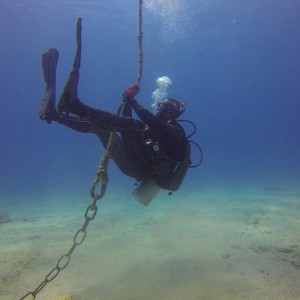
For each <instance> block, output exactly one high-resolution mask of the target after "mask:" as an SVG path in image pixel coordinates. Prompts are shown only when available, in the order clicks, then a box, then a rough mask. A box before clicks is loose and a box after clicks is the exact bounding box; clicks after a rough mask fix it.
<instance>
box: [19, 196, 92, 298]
mask: <svg viewBox="0 0 300 300" xmlns="http://www.w3.org/2000/svg"><path fill="white" fill-rule="evenodd" d="M97 200H98V199H93V202H92V203H91V204H90V205H89V206H88V207H87V209H86V211H85V214H84V217H85V221H84V223H83V225H82V227H81V228H80V229H79V230H77V232H76V233H75V235H74V237H73V245H72V246H71V248H70V249H69V251H68V252H67V253H66V254H64V255H62V256H61V257H60V258H59V260H58V261H57V264H56V266H55V267H54V268H53V269H52V270H51V271H50V272H49V273H48V275H47V276H46V277H45V279H44V280H43V281H42V282H41V283H40V284H39V285H38V286H37V288H36V289H35V290H34V291H31V292H28V293H27V294H26V295H24V296H23V297H22V298H20V300H24V299H27V300H29V299H33V300H34V299H35V298H36V296H37V294H38V293H39V292H40V291H41V290H42V289H43V288H44V287H45V286H46V285H47V284H48V283H49V282H51V281H52V280H53V279H54V278H56V276H57V275H58V274H59V273H60V272H61V271H62V270H64V269H65V268H66V267H67V265H68V264H69V262H70V260H71V255H72V253H73V252H74V250H75V249H76V248H77V246H79V245H81V244H82V243H83V241H84V239H85V237H86V234H87V231H86V229H87V226H88V225H89V222H90V221H92V220H93V219H94V218H95V216H96V214H97V211H98V208H97V205H96V202H97Z"/></svg>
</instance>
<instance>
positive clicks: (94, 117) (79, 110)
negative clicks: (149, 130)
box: [58, 98, 145, 131]
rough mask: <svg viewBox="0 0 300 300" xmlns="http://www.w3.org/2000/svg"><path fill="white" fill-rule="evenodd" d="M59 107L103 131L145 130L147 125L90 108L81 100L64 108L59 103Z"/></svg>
mask: <svg viewBox="0 0 300 300" xmlns="http://www.w3.org/2000/svg"><path fill="white" fill-rule="evenodd" d="M65 99H66V98H65ZM65 99H64V100H65ZM67 101H68V100H67ZM64 103H66V102H64ZM58 106H60V108H62V107H63V109H62V110H63V111H67V112H71V113H73V114H75V115H77V116H79V117H81V118H84V119H86V120H88V121H90V122H92V123H95V124H97V125H98V126H100V127H101V128H103V129H107V130H116V131H121V130H130V131H131V130H143V129H144V128H145V124H144V123H143V122H141V121H140V120H135V119H133V118H130V117H123V116H118V115H116V114H113V113H110V112H106V111H103V110H100V109H95V108H92V107H89V106H87V105H86V104H83V103H82V102H81V101H80V100H79V99H76V100H74V101H71V102H67V104H66V105H65V104H64V105H63V106H62V105H60V102H59V104H58Z"/></svg>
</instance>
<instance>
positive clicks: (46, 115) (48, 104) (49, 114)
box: [39, 48, 59, 123]
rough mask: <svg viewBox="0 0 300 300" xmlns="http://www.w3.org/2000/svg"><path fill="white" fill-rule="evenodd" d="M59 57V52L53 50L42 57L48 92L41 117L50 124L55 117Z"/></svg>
mask: <svg viewBox="0 0 300 300" xmlns="http://www.w3.org/2000/svg"><path fill="white" fill-rule="evenodd" d="M58 55H59V53H58V51H57V50H56V49H54V48H53V49H49V50H48V51H47V52H46V53H44V54H43V56H42V67H43V74H44V80H45V83H46V90H45V94H44V97H43V100H42V103H41V107H40V111H39V116H40V118H41V119H42V120H46V121H47V122H48V123H50V122H51V120H52V118H53V117H54V115H55V100H56V99H55V97H56V96H55V94H56V66H57V61H58Z"/></svg>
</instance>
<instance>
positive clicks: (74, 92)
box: [57, 18, 81, 112]
mask: <svg viewBox="0 0 300 300" xmlns="http://www.w3.org/2000/svg"><path fill="white" fill-rule="evenodd" d="M76 39H77V47H76V54H75V58H74V62H73V67H72V70H71V72H70V75H69V78H68V80H67V83H66V85H65V87H64V90H63V92H62V95H61V97H60V99H59V102H58V104H57V111H58V112H62V111H67V106H68V104H70V103H71V102H73V101H75V100H76V99H77V98H78V82H79V69H80V61H81V18H78V19H77V24H76Z"/></svg>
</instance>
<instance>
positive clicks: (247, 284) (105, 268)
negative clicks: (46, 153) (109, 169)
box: [0, 189, 300, 300]
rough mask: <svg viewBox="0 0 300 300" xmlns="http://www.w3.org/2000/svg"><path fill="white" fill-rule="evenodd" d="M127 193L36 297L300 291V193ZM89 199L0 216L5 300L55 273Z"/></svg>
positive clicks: (182, 297) (78, 299)
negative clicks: (143, 200) (137, 197)
mask: <svg viewBox="0 0 300 300" xmlns="http://www.w3.org/2000/svg"><path fill="white" fill-rule="evenodd" d="M123 197H124V196H122V195H117V194H115V195H109V194H108V195H107V196H106V199H105V200H102V201H101V202H99V203H98V208H99V210H98V213H97V216H96V218H95V219H94V220H93V221H91V222H90V224H89V226H88V230H87V231H88V234H87V237H86V239H85V240H84V242H83V244H82V245H80V246H78V247H77V248H76V249H75V251H74V252H73V253H72V255H71V261H70V263H69V264H68V266H67V267H66V268H65V269H64V270H62V271H61V272H60V274H59V275H58V276H57V277H56V278H55V279H54V280H53V281H51V282H50V283H48V284H47V285H46V286H45V287H44V288H43V289H42V290H41V292H39V293H38V295H37V297H36V299H43V300H56V299H57V300H63V299H64V300H88V299H89V300H91V299H97V300H98V299H99V300H101V299H103V300H141V299H143V300H157V299H162V300H190V299H191V300H194V299H195V300H196V299H200V300H214V299H218V300H223V299H226V300H227V299H228V300H234V299H247V300H248V299H251V300H256V299H258V300H263V299H268V300H269V299H276V300H277V299H278V300H279V299H300V193H296V192H294V193H292V192H285V191H281V190H276V189H274V190H272V189H271V190H268V189H267V190H264V191H261V192H259V193H254V192H242V193H241V192H226V193H224V192H220V193H218V192H212V193H201V192H199V191H198V192H193V191H190V192H189V193H178V194H177V195H174V196H172V197H169V196H167V195H166V194H165V193H163V194H161V195H160V196H159V197H158V198H157V199H155V201H154V202H153V203H151V204H150V206H148V207H147V208H145V207H142V206H141V205H140V204H139V203H137V202H135V201H134V200H133V199H125V200H124V199H123ZM83 202H84V203H83ZM21 203H23V202H21ZM88 203H89V199H87V200H86V199H85V200H79V199H78V200H75V201H74V199H72V201H71V200H69V199H67V198H61V199H46V200H45V201H41V202H40V203H39V204H37V203H34V204H33V203H32V204H28V203H26V205H25V203H23V205H18V206H15V207H6V209H5V210H6V211H7V212H8V213H9V215H10V216H11V218H12V219H13V222H9V223H3V224H0V241H1V242H0V299H1V300H13V299H20V297H21V296H23V295H24V294H26V293H27V292H28V291H33V290H34V289H35V288H36V287H37V286H38V285H39V284H40V283H41V282H42V281H43V280H44V279H45V277H46V275H47V274H48V273H49V272H50V271H51V269H52V268H54V267H55V266H56V263H57V261H58V259H59V258H60V257H61V256H62V255H63V254H65V253H67V252H68V251H69V249H70V247H71V246H72V244H73V236H74V234H75V232H76V231H77V230H78V229H79V228H81V226H82V224H83V222H84V212H85V208H86V206H87V205H88ZM0 209H1V208H0Z"/></svg>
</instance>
